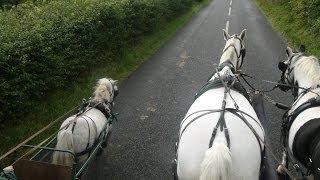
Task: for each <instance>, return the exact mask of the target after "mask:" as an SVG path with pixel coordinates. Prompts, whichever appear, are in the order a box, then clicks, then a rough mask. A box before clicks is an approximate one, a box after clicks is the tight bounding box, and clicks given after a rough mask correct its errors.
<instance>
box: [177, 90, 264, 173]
mask: <svg viewBox="0 0 320 180" xmlns="http://www.w3.org/2000/svg"><path fill="white" fill-rule="evenodd" d="M231 94H232V97H233V98H234V99H235V101H236V102H237V104H238V106H239V109H240V110H242V111H244V112H246V113H248V114H249V115H250V116H252V117H254V118H256V119H257V116H256V114H255V112H254V109H253V108H252V106H251V104H250V103H249V102H248V100H247V99H246V98H245V97H244V96H242V95H241V94H240V93H238V92H236V91H232V92H231ZM222 100H223V88H220V89H214V90H209V91H207V92H205V93H204V94H203V95H202V96H200V97H199V98H198V99H197V100H196V101H195V102H194V103H193V104H192V106H191V107H190V109H189V111H188V113H187V115H186V117H188V116H189V115H190V114H192V113H194V112H197V111H201V110H208V109H211V110H214V109H216V110H219V109H221V104H222ZM227 107H230V108H231V107H232V108H234V102H233V101H232V100H231V98H230V97H228V98H227ZM203 113H205V112H201V113H198V114H194V115H191V116H190V117H188V118H187V119H184V121H183V124H182V125H181V131H180V133H182V131H183V129H185V130H184V132H183V135H182V136H181V139H180V141H179V148H178V168H177V172H178V175H179V178H181V179H198V178H199V175H200V166H201V163H202V161H203V157H204V153H205V152H206V150H208V148H209V141H210V139H211V134H212V131H213V129H214V127H215V126H216V124H217V122H218V119H219V117H220V112H215V113H210V114H207V115H205V116H202V117H199V118H198V119H197V120H195V121H193V119H194V118H196V117H197V116H199V115H201V114H203ZM244 116H245V115H244ZM245 118H246V119H247V121H248V122H249V123H250V124H251V125H252V126H253V127H254V129H255V130H256V131H257V132H258V134H259V135H260V136H261V137H262V138H263V131H262V129H261V128H260V126H259V124H257V123H256V122H254V120H252V119H250V118H249V117H246V116H245ZM225 120H226V125H227V128H228V131H229V135H230V150H231V157H232V179H254V178H256V177H259V167H260V162H261V157H260V156H261V152H260V148H259V144H258V140H257V139H256V138H255V136H254V134H253V132H252V131H251V130H250V129H249V128H248V126H247V125H246V124H245V123H244V122H243V121H242V120H241V119H240V118H239V117H237V116H235V115H234V114H231V113H228V112H226V114H225ZM192 121H193V122H192ZM187 124H189V125H188V127H187ZM217 136H224V133H221V132H220V133H218V135H217ZM216 138H217V137H216ZM213 147H214V146H213Z"/></svg>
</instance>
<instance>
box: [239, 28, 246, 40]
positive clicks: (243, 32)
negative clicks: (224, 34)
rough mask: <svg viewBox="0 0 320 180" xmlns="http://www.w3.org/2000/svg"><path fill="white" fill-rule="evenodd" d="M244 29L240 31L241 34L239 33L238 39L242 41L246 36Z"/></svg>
mask: <svg viewBox="0 0 320 180" xmlns="http://www.w3.org/2000/svg"><path fill="white" fill-rule="evenodd" d="M246 31H247V30H246V29H244V30H242V32H241V33H240V39H242V40H243V39H244V37H245V36H246Z"/></svg>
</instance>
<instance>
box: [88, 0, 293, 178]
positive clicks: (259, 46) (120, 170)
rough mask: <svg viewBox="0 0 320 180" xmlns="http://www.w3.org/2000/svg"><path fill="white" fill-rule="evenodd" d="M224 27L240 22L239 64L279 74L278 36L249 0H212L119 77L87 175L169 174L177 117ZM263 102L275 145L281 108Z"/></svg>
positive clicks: (263, 75) (272, 76)
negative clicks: (98, 152) (109, 119)
mask: <svg viewBox="0 0 320 180" xmlns="http://www.w3.org/2000/svg"><path fill="white" fill-rule="evenodd" d="M223 28H227V29H228V31H229V33H230V34H234V33H240V32H241V30H242V29H244V28H246V29H247V36H246V38H245V46H246V49H247V56H246V58H245V62H244V66H243V68H242V70H243V71H244V72H246V73H247V74H250V75H253V76H254V77H256V78H259V79H268V80H273V81H276V80H278V79H279V77H280V72H279V71H278V69H277V62H278V61H279V60H283V59H284V58H285V43H284V41H283V39H282V38H281V37H280V36H279V35H278V33H277V32H276V31H275V30H274V29H273V28H272V27H271V25H270V24H269V23H268V21H267V20H266V19H265V17H264V16H263V15H262V14H261V12H260V11H259V10H258V8H257V7H256V5H255V4H254V2H252V0H233V1H231V0H214V1H213V2H212V3H210V5H209V6H207V7H206V8H204V9H203V10H201V11H200V13H199V14H198V15H196V16H195V17H193V18H192V20H191V21H190V22H189V23H188V24H187V25H185V26H184V27H183V28H182V29H181V30H179V31H178V32H177V33H176V35H175V36H174V37H173V38H172V39H171V40H170V41H169V42H168V43H166V44H165V45H164V46H163V47H162V48H161V49H159V50H158V51H157V52H156V53H155V54H154V56H153V57H151V58H150V59H149V60H148V61H146V62H145V63H144V64H143V65H142V66H141V67H140V68H138V69H137V70H136V71H135V72H133V73H132V74H131V75H130V76H129V77H128V78H127V79H126V80H125V81H124V82H123V83H122V84H121V87H120V92H119V96H118V97H117V99H116V106H115V111H116V112H119V114H120V115H119V117H118V118H119V121H118V122H116V123H115V124H114V129H113V134H112V136H111V141H110V144H109V146H108V147H107V148H106V149H105V151H104V153H103V154H102V156H100V157H99V158H97V159H96V161H95V162H93V164H92V166H91V167H90V169H89V170H88V174H87V175H86V179H99V180H100V179H101V180H102V179H172V176H171V161H172V160H173V159H174V157H175V149H174V144H175V142H176V141H177V138H178V132H179V124H180V122H181V120H182V119H183V117H184V115H185V114H186V112H187V110H188V108H189V107H190V105H191V104H192V102H193V100H194V95H195V93H196V92H197V91H198V90H199V88H200V87H201V86H202V85H203V84H204V83H205V82H206V80H207V79H208V77H209V76H210V74H211V73H212V72H213V71H214V69H215V65H214V64H217V63H218V60H219V58H220V56H221V53H222V52H221V51H222V48H223V47H224V45H225V41H224V39H223V36H222V29H223ZM256 86H257V87H260V88H270V87H272V85H268V84H262V83H257V84H256ZM270 96H271V97H273V98H275V99H277V100H280V101H281V102H284V103H286V104H291V101H292V98H291V96H290V95H289V94H287V95H285V94H284V93H283V92H280V91H279V90H276V91H274V92H272V93H270ZM265 105H266V111H267V118H268V119H269V121H268V122H266V123H264V124H266V125H265V129H266V131H267V133H268V135H269V139H270V142H271V144H270V146H271V147H272V149H273V151H274V152H277V153H279V150H280V147H279V143H278V142H279V133H280V122H281V117H282V113H283V112H282V111H280V110H278V109H276V108H274V107H273V106H271V105H269V104H267V103H265Z"/></svg>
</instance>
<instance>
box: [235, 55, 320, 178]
mask: <svg viewBox="0 0 320 180" xmlns="http://www.w3.org/2000/svg"><path fill="white" fill-rule="evenodd" d="M296 62H297V60H296ZM291 71H292V70H291ZM291 71H290V72H291ZM240 77H242V78H243V80H244V81H245V82H246V83H247V84H248V86H249V87H250V88H251V89H253V90H254V91H258V92H261V93H262V95H263V97H264V98H265V99H266V100H267V101H268V102H270V103H272V104H273V105H275V106H276V107H278V108H279V109H283V110H286V113H285V114H284V115H283V117H282V125H281V127H282V128H281V139H280V141H281V142H282V144H283V146H284V149H285V150H284V153H285V155H287V154H288V155H289V157H290V159H291V160H292V162H293V164H294V165H293V167H294V169H295V170H296V171H297V172H299V173H300V174H301V175H302V176H303V177H304V176H308V175H310V172H311V171H310V168H311V164H312V161H311V158H309V160H310V162H309V163H308V165H307V166H306V167H305V166H304V165H299V163H298V162H299V161H298V160H297V159H296V158H295V156H294V155H293V154H292V153H291V151H290V149H289V145H288V135H289V130H290V128H291V125H292V123H293V122H294V120H295V118H296V117H297V116H298V115H299V114H300V113H302V112H303V111H305V110H307V109H309V108H312V107H319V106H320V95H319V93H317V92H314V91H313V90H314V89H317V88H320V85H318V86H317V87H313V88H304V87H299V86H295V85H288V84H283V83H279V82H273V81H267V80H260V81H261V82H265V83H270V84H275V86H274V87H273V88H272V89H271V90H267V91H260V90H257V89H256V88H254V87H253V86H252V85H251V84H250V83H249V82H248V81H247V80H246V79H245V77H250V78H252V79H255V80H257V79H256V78H254V77H252V76H249V75H246V74H242V73H241V74H240ZM279 86H286V87H288V88H296V89H303V90H304V91H303V92H302V93H300V94H299V95H298V96H297V97H296V98H295V99H296V100H295V103H294V104H293V105H292V106H291V107H288V106H286V105H284V104H282V103H278V102H276V101H274V100H273V99H271V98H270V97H269V96H267V95H265V94H264V93H265V92H271V91H273V90H275V89H276V88H277V87H279ZM309 92H310V93H314V94H316V95H317V97H315V98H311V99H309V100H308V101H306V102H305V103H303V104H301V105H300V106H299V107H297V108H296V109H295V110H294V111H293V112H292V113H290V114H289V110H290V109H291V108H292V107H294V106H295V104H296V103H297V101H299V100H300V99H301V98H302V97H303V96H304V95H306V94H307V93H309ZM300 166H303V167H304V168H305V169H307V172H306V173H304V172H303V171H302V169H301V167H300ZM282 168H284V170H285V172H286V173H287V174H288V175H289V176H290V177H291V178H292V177H293V176H292V175H290V174H289V171H288V170H287V169H286V168H285V167H284V166H282Z"/></svg>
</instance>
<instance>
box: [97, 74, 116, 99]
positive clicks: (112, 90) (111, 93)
mask: <svg viewBox="0 0 320 180" xmlns="http://www.w3.org/2000/svg"><path fill="white" fill-rule="evenodd" d="M117 95H118V86H117V81H115V80H113V79H110V78H102V79H99V80H98V82H97V85H96V86H95V90H94V92H93V100H94V101H97V102H102V103H105V102H108V103H112V102H113V99H114V98H115V97H116V96H117Z"/></svg>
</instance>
